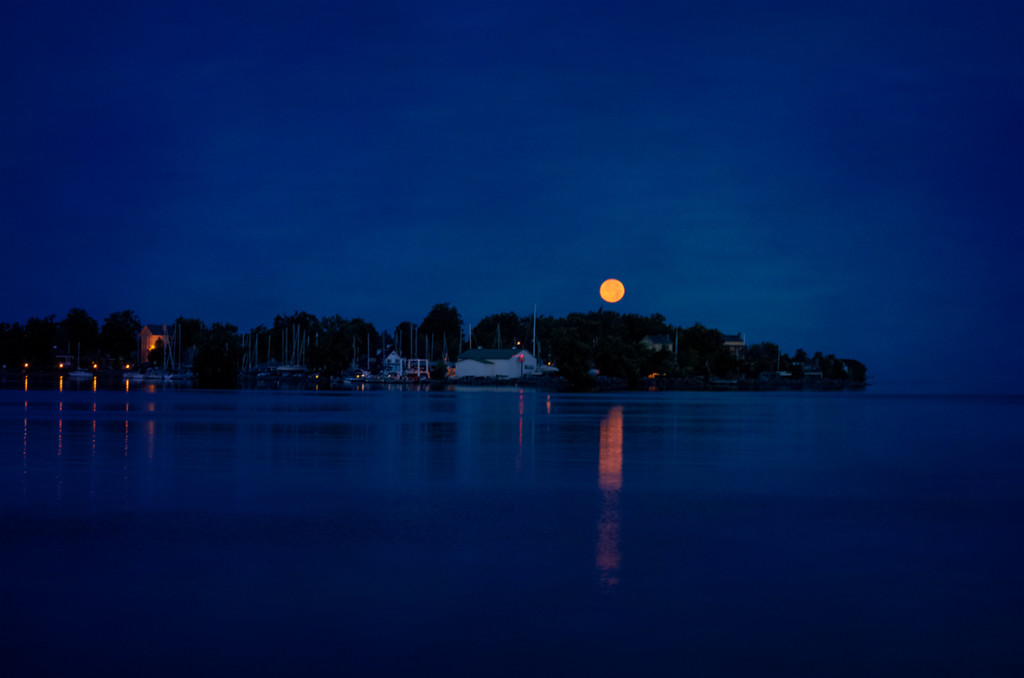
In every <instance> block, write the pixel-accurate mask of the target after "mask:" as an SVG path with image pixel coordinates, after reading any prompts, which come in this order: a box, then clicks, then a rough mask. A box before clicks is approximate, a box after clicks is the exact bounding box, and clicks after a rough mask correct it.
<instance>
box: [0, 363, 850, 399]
mask: <svg viewBox="0 0 1024 678" xmlns="http://www.w3.org/2000/svg"><path fill="white" fill-rule="evenodd" d="M93 376H94V377H95V379H96V382H97V384H99V385H102V386H103V387H104V389H108V388H111V387H114V386H120V385H121V384H123V383H124V382H125V380H126V377H125V376H124V374H123V373H122V372H121V371H117V370H95V371H94V373H93ZM61 377H64V379H65V383H69V382H70V381H71V379H70V378H69V376H68V374H66V373H63V372H59V371H46V370H43V371H28V372H26V371H25V370H22V369H10V368H8V369H5V370H4V369H0V380H2V381H3V383H4V385H6V386H11V385H13V384H15V383H17V384H19V385H20V384H23V383H24V381H25V379H26V378H28V379H29V381H30V383H36V384H40V383H42V384H46V383H50V382H52V383H53V385H57V384H58V383H60V378H61ZM76 383H91V380H90V379H85V380H77V381H76ZM139 383H140V384H142V383H152V382H139ZM363 383H365V385H366V386H371V387H372V386H376V385H377V384H375V383H373V382H359V381H356V382H349V383H345V384H336V385H333V386H331V385H329V384H330V380H317V379H316V378H315V377H314V376H313V375H306V376H304V377H298V378H296V379H293V380H291V381H289V382H288V383H287V384H283V383H282V384H276V385H274V384H271V385H267V384H263V385H261V386H255V385H251V384H244V383H240V384H239V385H238V387H237V389H238V390H252V389H254V388H267V389H269V390H273V389H274V388H275V387H277V388H288V389H289V390H306V389H308V390H349V389H351V388H352V387H353V386H356V385H361V384H363ZM384 385H386V386H387V385H390V386H402V385H408V386H417V385H418V386H428V385H429V386H432V387H438V388H439V387H446V386H454V387H458V386H495V387H501V386H507V387H513V388H531V389H537V390H542V391H551V392H566V393H602V392H611V391H841V390H861V389H864V388H867V387H868V386H870V384H868V383H865V382H857V381H847V380H838V379H821V378H797V379H794V378H790V377H772V378H766V379H736V380H726V379H716V378H711V379H708V378H707V377H647V378H644V379H642V380H640V381H639V382H637V383H635V384H631V383H630V382H628V381H627V380H625V379H620V378H618V377H602V376H595V377H593V380H592V381H591V383H590V384H589V385H587V386H584V387H579V388H577V387H574V386H573V385H572V384H571V383H570V382H569V381H568V380H567V379H565V378H564V377H560V376H549V377H532V378H529V379H523V380H518V379H485V378H479V379H471V380H470V379H456V380H430V381H423V382H418V383H416V382H395V383H393V384H384ZM168 386H173V387H181V388H191V387H190V386H188V385H186V384H173V385H170V384H169V385H168ZM229 390H230V389H229Z"/></svg>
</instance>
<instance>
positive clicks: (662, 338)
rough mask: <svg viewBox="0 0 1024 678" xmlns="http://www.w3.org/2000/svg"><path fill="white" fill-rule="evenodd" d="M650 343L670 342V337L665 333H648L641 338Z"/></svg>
mask: <svg viewBox="0 0 1024 678" xmlns="http://www.w3.org/2000/svg"><path fill="white" fill-rule="evenodd" d="M641 341H646V342H648V343H651V344H671V343H672V338H671V337H669V336H668V335H667V334H648V335H647V336H646V337H644V338H643V339H641Z"/></svg>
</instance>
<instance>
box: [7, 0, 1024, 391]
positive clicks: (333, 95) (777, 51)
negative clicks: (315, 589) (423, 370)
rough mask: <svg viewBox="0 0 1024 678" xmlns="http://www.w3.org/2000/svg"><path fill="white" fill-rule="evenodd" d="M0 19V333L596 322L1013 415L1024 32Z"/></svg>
mask: <svg viewBox="0 0 1024 678" xmlns="http://www.w3.org/2000/svg"><path fill="white" fill-rule="evenodd" d="M832 4H833V3H820V2H776V3H763V2H755V1H745V2H707V3H684V2H552V1H522V0H520V1H517V2H493V3H492V2H480V1H479V0H476V1H474V2H372V3H371V2H360V3H354V2H321V3H310V2H202V3H199V2H184V3H138V2H124V3H108V2H89V3H79V2H74V3H72V2H16V1H13V0H0V60H2V61H0V63H2V67H0V124H2V129H3V133H2V135H0V181H2V195H0V223H2V230H3V245H4V256H3V265H2V273H0V284H2V287H3V290H4V293H3V303H2V305H0V321H7V322H24V321H25V320H26V319H27V318H28V317H29V316H44V315H49V314H55V315H57V316H58V318H62V317H63V316H64V314H66V313H67V311H68V309H69V308H71V307H74V306H79V307H82V308H85V309H86V310H88V311H89V312H90V313H91V314H92V315H93V316H94V317H96V318H97V319H98V320H100V321H101V322H102V319H103V317H105V316H106V315H107V314H108V313H110V312H113V311H117V310H122V309H126V308H127V309H132V310H135V311H136V312H137V313H138V314H139V316H140V318H141V319H142V321H143V322H170V321H173V319H174V318H175V317H177V316H181V315H184V316H188V317H199V318H202V319H203V320H204V321H206V322H207V323H210V322H216V321H226V322H231V323H234V324H236V325H238V326H239V327H240V328H242V329H248V328H250V327H253V326H255V325H258V324H260V323H264V324H269V323H271V322H272V321H273V318H274V316H275V315H277V314H286V313H291V312H293V311H296V310H306V311H309V312H311V313H314V314H316V315H321V316H322V315H329V314H340V315H342V316H345V317H357V316H358V317H364V318H366V319H367V320H369V321H371V322H373V323H374V324H375V325H377V326H378V327H379V328H388V327H393V326H394V325H395V324H397V323H398V322H400V321H402V320H412V321H413V322H418V321H419V320H421V319H422V318H423V317H424V316H425V315H426V314H427V312H428V311H429V310H430V307H431V306H432V305H433V304H435V303H439V302H450V303H452V304H454V305H455V306H457V307H458V309H459V310H460V311H461V313H462V315H463V317H464V318H465V319H466V320H467V321H469V322H471V323H475V322H477V321H479V320H480V318H481V317H483V316H484V315H488V314H491V313H497V312H502V311H516V312H518V313H522V314H528V313H530V312H532V310H533V307H534V304H536V305H537V309H538V311H539V312H540V313H542V314H546V315H556V316H560V315H565V314H566V313H569V312H572V311H587V310H594V309H596V308H597V307H599V306H600V305H601V301H600V299H599V298H598V295H597V289H598V286H599V284H600V282H601V281H602V280H603V279H604V278H606V277H609V276H614V277H617V278H619V279H621V280H622V281H623V282H624V283H625V286H626V297H625V299H624V300H623V301H622V302H620V303H619V304H617V305H616V306H615V307H614V309H615V310H617V311H620V312H629V313H641V314H648V313H655V312H658V313H662V314H664V315H665V316H666V318H667V319H668V320H669V321H670V322H672V323H674V324H677V325H683V326H689V325H691V324H693V323H695V322H700V323H703V324H705V325H708V326H711V327H716V328H719V329H721V330H723V331H725V332H743V333H745V334H746V338H747V341H748V343H753V342H759V341H766V340H768V341H774V342H777V343H779V344H780V345H781V347H782V349H783V350H784V351H787V352H792V351H794V350H795V349H797V348H805V349H807V350H808V351H812V352H813V351H815V350H822V351H824V352H826V353H835V354H837V355H839V356H842V357H856V358H859V359H861V360H862V361H863V362H865V363H866V364H867V365H868V368H869V370H870V376H871V377H872V379H873V380H875V381H877V382H879V383H881V382H886V381H898V382H904V383H906V382H928V383H930V384H931V386H929V388H933V389H938V390H950V391H953V390H986V389H994V390H1001V391H1020V390H1024V389H1021V388H1020V386H1019V384H1020V383H1021V380H1024V367H1022V361H1021V360H1020V359H1019V358H1018V357H1017V356H1018V354H1019V347H1018V345H1019V341H1020V337H1021V336H1022V335H1024V320H1022V316H1024V312H1022V309H1021V307H1022V303H1021V302H1022V298H1024V294H1022V292H1024V284H1022V282H1021V278H1022V277H1024V276H1022V273H1021V270H1020V269H1021V266H1020V259H1021V255H1022V252H1024V236H1022V235H1021V223H1020V222H1021V219H1020V214H1021V211H1022V210H1021V204H1022V201H1021V195H1020V194H1021V187H1022V186H1024V181H1022V179H1024V176H1022V174H1024V172H1022V164H1021V163H1022V151H1024V138H1022V132H1021V122H1022V120H1024V70H1022V69H1021V64H1024V41H1022V40H1021V39H1020V36H1021V35H1024V5H1022V4H1020V3H1010V2H1005V1H998V2H995V1H993V2H984V1H983V2H970V3H968V2H956V3H954V2H902V1H898V0H897V1H895V2H893V1H887V2H857V3H843V6H842V7H834V6H831V5H832Z"/></svg>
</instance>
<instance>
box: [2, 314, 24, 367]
mask: <svg viewBox="0 0 1024 678" xmlns="http://www.w3.org/2000/svg"><path fill="white" fill-rule="evenodd" d="M25 356H26V353H25V328H24V327H22V326H21V325H20V324H18V323H14V324H13V325H12V324H10V323H0V365H2V366H3V367H4V368H5V369H6V368H14V367H18V368H20V367H21V365H22V363H23V362H24V360H25Z"/></svg>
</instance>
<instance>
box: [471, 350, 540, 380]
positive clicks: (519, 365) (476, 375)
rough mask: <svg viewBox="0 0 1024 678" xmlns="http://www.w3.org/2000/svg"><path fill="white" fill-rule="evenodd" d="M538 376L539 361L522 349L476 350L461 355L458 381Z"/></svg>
mask: <svg viewBox="0 0 1024 678" xmlns="http://www.w3.org/2000/svg"><path fill="white" fill-rule="evenodd" d="M535 374H538V370H537V359H536V358H534V357H533V354H531V353H530V352H529V351H526V350H523V349H521V348H474V349H472V350H469V351H465V352H463V353H461V354H459V358H458V362H457V363H456V364H455V378H456V379H523V378H525V377H530V376H534V375H535Z"/></svg>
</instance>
